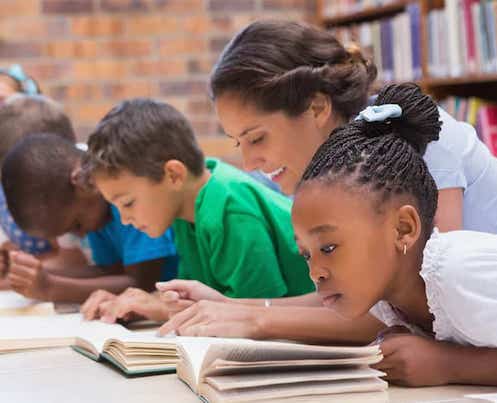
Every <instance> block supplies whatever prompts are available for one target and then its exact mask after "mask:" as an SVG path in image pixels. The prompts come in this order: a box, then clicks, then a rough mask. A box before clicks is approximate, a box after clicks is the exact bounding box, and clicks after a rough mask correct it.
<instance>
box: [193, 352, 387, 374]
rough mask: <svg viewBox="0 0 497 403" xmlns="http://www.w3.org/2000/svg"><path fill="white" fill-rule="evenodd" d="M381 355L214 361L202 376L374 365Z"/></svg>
mask: <svg viewBox="0 0 497 403" xmlns="http://www.w3.org/2000/svg"><path fill="white" fill-rule="evenodd" d="M382 358H383V356H382V355H381V354H379V355H374V356H371V357H354V358H331V359H324V360H298V361H252V362H235V361H225V360H219V359H217V360H214V362H213V363H211V365H210V366H209V367H208V368H206V369H205V370H204V371H203V372H202V376H204V377H205V376H218V375H232V374H250V373H262V372H265V373H268V372H274V371H289V370H304V369H307V370H311V369H321V370H323V369H326V368H329V369H330V368H332V367H334V368H337V367H344V366H349V367H350V366H352V365H355V366H357V365H372V364H376V363H378V362H380V361H381V360H382Z"/></svg>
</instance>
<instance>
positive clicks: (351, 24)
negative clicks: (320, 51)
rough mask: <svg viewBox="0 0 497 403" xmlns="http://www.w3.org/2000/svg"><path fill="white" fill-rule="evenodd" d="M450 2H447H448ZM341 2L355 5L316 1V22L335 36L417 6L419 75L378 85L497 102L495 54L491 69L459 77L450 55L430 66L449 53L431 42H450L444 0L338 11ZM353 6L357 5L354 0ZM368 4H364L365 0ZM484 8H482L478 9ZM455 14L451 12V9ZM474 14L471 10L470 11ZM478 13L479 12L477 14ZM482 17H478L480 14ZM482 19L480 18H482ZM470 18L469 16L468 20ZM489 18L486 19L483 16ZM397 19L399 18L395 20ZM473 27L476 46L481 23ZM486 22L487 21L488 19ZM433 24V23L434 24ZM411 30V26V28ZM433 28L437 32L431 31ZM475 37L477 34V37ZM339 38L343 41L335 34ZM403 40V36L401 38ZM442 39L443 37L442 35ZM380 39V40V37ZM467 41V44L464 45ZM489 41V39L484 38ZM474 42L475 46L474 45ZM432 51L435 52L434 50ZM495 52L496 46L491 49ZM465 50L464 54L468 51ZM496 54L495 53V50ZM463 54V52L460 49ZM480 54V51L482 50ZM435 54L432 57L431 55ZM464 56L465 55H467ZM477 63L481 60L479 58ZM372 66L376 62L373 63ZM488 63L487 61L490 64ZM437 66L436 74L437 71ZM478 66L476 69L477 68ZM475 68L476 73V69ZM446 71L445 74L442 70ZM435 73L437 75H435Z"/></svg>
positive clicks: (334, 0)
mask: <svg viewBox="0 0 497 403" xmlns="http://www.w3.org/2000/svg"><path fill="white" fill-rule="evenodd" d="M448 1H450V0H448ZM465 1H468V2H470V3H471V2H472V3H471V4H474V3H481V4H483V3H485V2H489V3H497V0H460V1H459V4H458V6H459V8H461V7H460V6H461V4H463V3H464V2H465ZM340 3H341V4H347V3H348V4H352V3H354V1H353V0H347V1H346V0H318V11H317V12H318V17H317V20H318V23H319V24H320V25H321V26H322V27H325V28H327V29H331V30H334V31H336V32H338V33H340V32H344V31H345V32H346V31H347V30H350V31H353V30H354V29H357V27H360V26H361V25H367V24H375V23H379V24H381V23H382V22H383V21H385V20H387V19H392V20H393V19H395V17H396V16H399V15H401V14H405V13H408V12H409V8H412V7H410V6H411V5H415V6H417V9H418V12H419V19H418V25H417V28H418V35H419V37H418V40H419V45H420V46H419V49H420V54H419V56H420V66H419V69H420V71H419V73H418V75H417V77H414V79H413V78H410V79H407V80H402V79H400V80H399V79H395V78H390V77H388V75H387V77H386V78H387V79H383V80H380V83H382V82H383V83H385V82H392V81H415V82H417V83H418V84H419V85H420V86H421V87H422V88H423V90H424V91H426V92H427V93H430V94H431V95H433V96H434V97H435V98H436V99H441V98H444V97H447V96H460V97H481V98H484V99H487V100H490V101H494V102H497V55H495V54H494V59H493V61H492V63H495V65H492V66H490V67H486V69H485V70H486V71H466V72H460V73H459V74H452V73H451V72H449V71H448V70H449V69H451V63H450V60H449V57H450V56H452V54H449V55H447V54H446V55H445V56H446V57H447V60H445V65H444V66H442V68H440V66H434V64H433V59H434V58H436V57H437V56H439V54H440V53H443V52H450V50H446V48H449V45H450V44H447V43H445V42H443V41H442V43H439V44H438V46H439V47H438V48H435V45H434V44H433V42H435V41H436V39H433V38H437V34H439V33H440V32H442V33H445V35H446V36H445V37H444V38H445V39H446V40H447V42H450V40H448V37H447V35H448V33H449V32H450V30H451V29H453V28H452V27H449V25H452V22H453V20H452V19H451V18H450V17H453V16H454V14H450V12H449V11H447V8H448V7H449V6H448V5H446V4H445V1H444V0H392V1H389V2H387V1H385V2H384V3H386V4H383V5H377V6H365V7H362V8H357V7H352V8H351V9H350V10H349V11H348V12H347V11H345V12H344V11H343V8H340ZM356 3H358V2H357V1H356ZM366 3H367V1H366ZM373 3H374V2H373V1H369V4H373ZM452 4H457V1H454V2H453V3H452ZM480 7H484V6H480ZM494 7H495V8H494V11H493V12H494V13H495V14H494V18H495V16H496V15H497V4H495V6H494ZM333 8H336V9H338V12H336V13H333V14H332V15H330V13H329V11H330V10H332V9H333ZM462 8H463V7H462ZM452 11H453V12H454V10H452ZM471 11H473V10H472V9H471V8H470V12H471ZM457 12H459V13H463V14H460V15H459V17H460V19H459V21H462V23H461V22H459V24H464V23H465V22H467V21H466V20H464V11H461V10H458V11H457ZM475 13H478V9H476V10H475V11H473V14H470V15H471V16H472V17H473V18H476V17H475ZM480 13H481V11H480ZM480 16H481V14H480ZM483 17H485V15H483ZM483 17H482V18H483ZM437 18H445V20H440V21H445V22H446V24H445V26H444V24H438V25H436V24H435V23H433V24H432V22H433V21H435V20H436V19H437ZM470 18H471V17H470ZM486 18H488V16H487V17H486ZM397 19H398V18H397ZM472 21H473V26H474V29H475V32H474V35H475V37H477V36H478V35H480V37H478V38H477V39H478V40H479V41H480V42H479V44H482V43H483V42H482V41H483V39H482V37H484V33H481V32H482V31H479V32H477V30H479V29H482V28H481V27H480V26H478V27H476V22H477V21H478V22H480V20H475V19H473V20H472ZM485 21H487V22H488V21H489V20H488V19H487V20H485ZM435 22H436V21H435ZM494 22H495V25H497V20H494ZM494 22H492V24H493V23H494ZM488 26H489V27H490V22H488ZM411 28H413V27H411ZM433 29H436V31H430V30H433ZM467 29H468V28H467V26H462V25H461V26H460V30H462V32H463V33H462V34H460V35H464V32H466V31H464V30H467ZM492 29H494V30H495V27H494V26H492ZM477 34H478V35H477ZM337 36H338V37H339V39H342V40H343V38H342V37H341V36H340V35H339V34H337ZM401 37H402V38H403V40H404V37H403V36H401ZM441 37H443V36H441ZM382 38H383V37H382ZM397 38H398V36H395V40H397ZM467 38H468V37H467V36H464V37H460V38H458V39H459V42H458V43H456V44H459V43H464V45H460V46H468V41H469V39H467ZM490 38H492V39H493V41H494V42H495V40H496V37H495V32H493V35H491V36H490ZM473 40H474V41H476V42H478V41H477V40H476V39H473ZM465 41H466V42H465ZM487 41H488V39H487ZM476 42H475V43H476ZM490 46H492V44H490V43H488V42H487V47H485V49H488V48H489V47H490ZM434 48H435V49H434ZM494 49H495V47H494ZM467 51H468V50H467V48H466V52H467ZM494 52H495V50H494ZM463 53H464V49H463ZM482 53H483V51H482ZM434 54H435V56H433V55H434ZM486 55H487V56H488V57H490V56H491V55H490V51H487V53H486ZM372 56H373V59H375V57H374V56H375V55H372ZM466 56H467V55H466ZM440 57H441V56H440ZM461 58H462V59H461V66H462V69H463V70H464V69H466V68H467V66H466V64H467V63H468V61H467V58H465V57H464V55H462V56H461ZM478 60H483V58H482V57H481V58H480V59H478ZM375 63H377V61H376V60H375ZM489 63H490V62H489ZM437 67H438V71H436V69H437ZM478 67H479V66H478ZM478 67H477V70H478ZM444 68H445V69H447V71H445V70H444ZM435 71H436V73H435Z"/></svg>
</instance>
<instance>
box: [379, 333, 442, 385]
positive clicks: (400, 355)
mask: <svg viewBox="0 0 497 403" xmlns="http://www.w3.org/2000/svg"><path fill="white" fill-rule="evenodd" d="M380 347H381V351H382V353H383V356H384V358H383V360H382V361H381V362H379V363H378V364H376V365H373V368H376V369H378V370H380V371H383V372H386V373H387V377H386V378H385V379H386V380H387V381H389V382H392V383H395V384H398V385H404V386H434V385H444V384H447V383H448V375H447V366H446V359H445V357H446V356H447V344H446V343H443V342H439V341H436V340H433V339H427V338H424V337H420V336H415V335H412V334H390V335H387V336H386V337H385V339H384V341H383V342H382V343H381V345H380Z"/></svg>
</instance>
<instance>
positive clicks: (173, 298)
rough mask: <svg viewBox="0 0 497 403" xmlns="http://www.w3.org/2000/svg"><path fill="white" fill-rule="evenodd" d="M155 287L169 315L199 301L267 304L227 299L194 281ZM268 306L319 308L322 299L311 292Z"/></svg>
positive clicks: (259, 299) (261, 300)
mask: <svg viewBox="0 0 497 403" xmlns="http://www.w3.org/2000/svg"><path fill="white" fill-rule="evenodd" d="M156 286H157V289H158V290H159V291H160V292H161V299H162V301H164V303H165V304H166V306H167V307H168V309H169V311H170V312H171V313H178V312H180V311H182V310H183V309H185V308H188V307H189V306H190V305H192V304H193V303H194V302H198V301H201V300H208V301H217V302H224V303H232V304H244V305H258V306H264V305H265V304H266V303H267V301H266V299H264V298H229V297H226V296H224V295H223V294H221V293H220V292H219V291H216V290H214V289H213V288H211V287H209V286H207V285H205V284H203V283H201V282H199V281H196V280H171V281H166V282H162V283H157V284H156ZM270 304H271V305H277V306H307V307H310V306H315V307H320V306H322V299H321V298H320V297H319V295H318V294H317V293H315V292H313V293H309V294H305V295H299V296H297V297H283V298H273V299H271V301H270Z"/></svg>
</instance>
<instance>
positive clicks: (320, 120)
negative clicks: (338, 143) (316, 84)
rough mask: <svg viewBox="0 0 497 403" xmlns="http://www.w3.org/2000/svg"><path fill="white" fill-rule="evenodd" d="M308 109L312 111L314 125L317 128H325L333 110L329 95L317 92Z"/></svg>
mask: <svg viewBox="0 0 497 403" xmlns="http://www.w3.org/2000/svg"><path fill="white" fill-rule="evenodd" d="M309 111H310V112H311V113H312V117H313V118H314V120H315V122H316V126H317V127H318V128H319V129H323V128H325V127H326V126H328V125H329V122H330V120H331V119H330V118H331V115H332V112H333V106H332V105H331V99H330V97H329V96H328V95H325V94H323V93H322V92H317V93H316V94H314V96H313V98H312V101H311V105H310V106H309Z"/></svg>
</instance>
